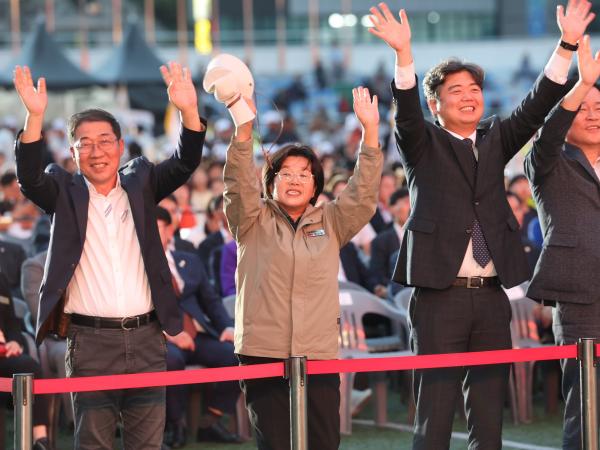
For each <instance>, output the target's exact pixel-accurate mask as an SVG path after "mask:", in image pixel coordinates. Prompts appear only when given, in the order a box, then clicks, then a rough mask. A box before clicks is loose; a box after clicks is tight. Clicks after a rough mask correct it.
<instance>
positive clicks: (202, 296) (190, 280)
mask: <svg viewBox="0 0 600 450" xmlns="http://www.w3.org/2000/svg"><path fill="white" fill-rule="evenodd" d="M172 254H173V259H174V260H175V265H176V266H177V273H178V274H179V276H180V277H181V278H182V279H183V282H184V287H183V292H182V293H181V296H180V297H179V307H180V308H181V309H182V310H183V311H184V312H186V313H188V314H189V315H190V316H192V317H193V318H194V319H196V320H197V321H198V323H199V324H200V325H202V327H203V328H204V329H205V330H206V332H207V333H208V334H210V335H211V336H213V337H215V338H217V339H218V338H219V337H220V336H221V333H222V332H223V330H224V329H225V328H227V327H232V326H233V319H232V318H231V317H229V314H227V311H226V310H225V307H224V306H223V301H222V300H221V297H220V296H219V295H218V294H217V292H216V291H215V289H214V288H213V286H212V285H211V283H210V281H209V280H208V275H207V274H206V271H205V270H204V267H203V264H202V261H201V260H200V258H199V257H198V256H197V255H195V254H194V253H189V252H178V251H175V252H172Z"/></svg>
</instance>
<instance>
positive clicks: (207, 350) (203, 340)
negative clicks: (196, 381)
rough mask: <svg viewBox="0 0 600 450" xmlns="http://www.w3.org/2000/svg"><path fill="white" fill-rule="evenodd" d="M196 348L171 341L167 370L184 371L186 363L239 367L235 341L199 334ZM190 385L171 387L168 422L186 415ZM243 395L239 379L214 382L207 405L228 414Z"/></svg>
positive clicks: (168, 391)
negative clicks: (221, 340) (234, 348)
mask: <svg viewBox="0 0 600 450" xmlns="http://www.w3.org/2000/svg"><path fill="white" fill-rule="evenodd" d="M194 341H195V343H196V349H195V350H194V351H193V352H191V351H188V350H182V349H180V348H179V347H177V346H176V345H174V344H172V343H170V342H168V343H167V370H184V369H185V366H186V364H201V365H203V366H207V367H229V366H236V365H237V364H238V361H237V359H236V357H235V355H234V353H233V344H232V343H231V342H220V341H219V340H218V339H217V338H215V337H213V336H211V335H209V334H206V333H199V334H198V335H197V336H196V338H195V339H194ZM188 388H189V386H187V385H181V386H169V387H167V421H168V422H169V423H177V422H179V421H180V420H181V418H182V417H183V415H184V414H185V411H186V408H187V400H188ZM239 396H240V386H239V383H237V382H236V381H223V382H221V383H214V384H213V385H211V386H210V389H209V392H208V402H207V406H208V407H209V408H215V409H218V410H220V411H222V412H224V413H227V414H233V413H234V412H235V404H236V402H237V399H238V397H239Z"/></svg>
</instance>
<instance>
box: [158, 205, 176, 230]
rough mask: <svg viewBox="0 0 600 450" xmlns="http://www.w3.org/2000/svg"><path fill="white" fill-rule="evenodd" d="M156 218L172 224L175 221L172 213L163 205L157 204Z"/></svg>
mask: <svg viewBox="0 0 600 450" xmlns="http://www.w3.org/2000/svg"><path fill="white" fill-rule="evenodd" d="M156 220H160V221H161V222H164V223H166V224H167V225H171V224H172V223H173V222H172V221H171V214H169V211H167V210H166V209H165V208H163V207H162V206H158V205H157V206H156Z"/></svg>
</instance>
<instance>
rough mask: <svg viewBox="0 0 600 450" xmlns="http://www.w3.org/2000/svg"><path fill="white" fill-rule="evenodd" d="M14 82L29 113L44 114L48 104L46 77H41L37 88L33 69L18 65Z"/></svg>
mask: <svg viewBox="0 0 600 450" xmlns="http://www.w3.org/2000/svg"><path fill="white" fill-rule="evenodd" d="M13 84H14V85H15V89H16V90H17V93H18V94H19V97H20V98H21V102H22V103H23V106H25V109H27V114H29V115H33V116H43V115H44V112H45V111H46V107H47V106H48V94H47V93H46V79H45V78H39V79H38V82H37V88H36V87H35V86H34V84H33V78H32V77H31V71H30V70H29V67H27V66H23V67H21V66H16V67H15V70H14V72H13Z"/></svg>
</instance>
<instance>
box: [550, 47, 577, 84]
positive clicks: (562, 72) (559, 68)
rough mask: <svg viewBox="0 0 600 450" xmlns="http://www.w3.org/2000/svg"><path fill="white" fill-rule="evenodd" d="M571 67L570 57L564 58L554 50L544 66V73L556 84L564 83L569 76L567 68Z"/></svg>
mask: <svg viewBox="0 0 600 450" xmlns="http://www.w3.org/2000/svg"><path fill="white" fill-rule="evenodd" d="M570 67H571V58H565V57H564V56H561V55H559V54H558V53H556V52H553V53H552V56H551V57H550V59H549V60H548V63H547V64H546V67H544V74H545V75H546V77H548V78H549V79H551V80H552V81H554V82H555V83H557V84H565V83H566V82H567V78H568V77H569V68H570Z"/></svg>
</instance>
